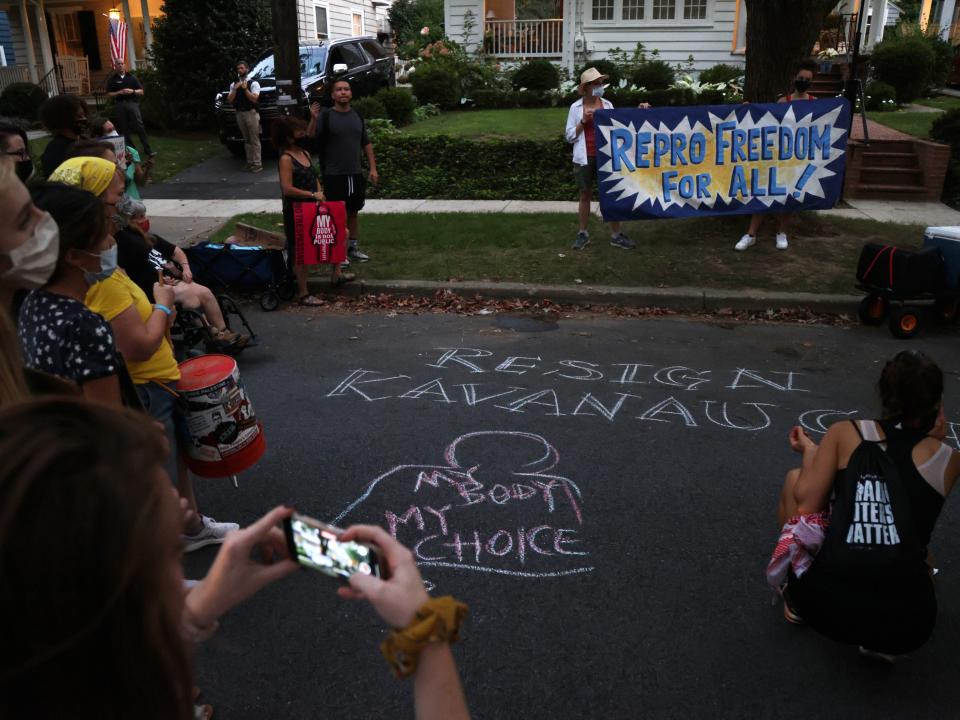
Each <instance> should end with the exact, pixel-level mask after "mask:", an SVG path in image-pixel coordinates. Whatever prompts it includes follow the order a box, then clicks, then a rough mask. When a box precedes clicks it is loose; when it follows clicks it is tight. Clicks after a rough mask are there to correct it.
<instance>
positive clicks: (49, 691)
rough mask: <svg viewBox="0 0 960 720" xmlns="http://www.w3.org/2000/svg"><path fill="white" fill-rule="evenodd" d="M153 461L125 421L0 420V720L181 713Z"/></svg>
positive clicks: (153, 447) (156, 441)
mask: <svg viewBox="0 0 960 720" xmlns="http://www.w3.org/2000/svg"><path fill="white" fill-rule="evenodd" d="M165 455H166V448H165V444H164V442H163V436H162V434H161V433H160V431H159V430H157V429H156V428H155V427H154V426H153V424H152V423H151V422H150V420H149V418H147V417H146V416H144V415H142V414H136V413H134V412H132V411H128V410H115V409H112V408H109V407H107V406H105V405H100V404H97V403H92V402H89V401H83V400H68V399H51V400H43V401H34V402H27V403H19V404H15V405H11V406H9V407H7V408H4V409H2V410H0V457H2V458H3V462H2V463H0V588H2V589H3V590H2V592H0V618H2V621H0V622H3V624H4V630H3V636H4V641H3V643H0V716H2V717H37V718H55V717H75V718H88V717H89V718H92V717H121V716H122V717H136V718H146V719H147V720H160V719H161V718H163V720H189V718H192V717H193V713H192V705H191V689H192V674H191V671H190V663H189V655H188V653H187V648H186V646H185V644H184V641H183V640H182V638H181V636H180V634H179V626H180V614H181V613H182V606H181V605H180V604H179V603H177V596H176V595H175V594H174V593H172V592H171V590H172V587H171V582H172V577H171V572H170V568H171V567H172V563H174V562H176V553H177V552H178V550H179V543H178V542H175V543H169V542H164V540H163V538H164V536H165V535H172V534H173V533H172V532H170V530H171V529H170V528H167V527H165V525H164V520H169V519H170V517H171V515H170V504H171V503H172V502H173V498H172V496H171V492H172V491H171V488H170V486H169V484H168V483H166V482H164V481H163V480H162V473H161V470H160V468H161V463H162V462H163V460H164V457H165ZM172 539H173V540H174V541H178V540H179V538H177V537H176V536H175V535H174V537H173V538H172ZM175 603H176V604H175ZM51 682H55V684H56V687H55V688H54V687H52V686H51Z"/></svg>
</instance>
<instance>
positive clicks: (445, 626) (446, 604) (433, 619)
mask: <svg viewBox="0 0 960 720" xmlns="http://www.w3.org/2000/svg"><path fill="white" fill-rule="evenodd" d="M466 616H467V606H466V605H464V604H463V603H462V602H459V601H457V600H455V599H454V598H453V597H452V596H450V595H445V596H443V597H439V598H431V599H430V600H427V602H425V603H424V604H423V607H421V608H420V609H419V610H418V611H417V614H416V616H415V617H414V618H413V620H412V621H411V622H410V624H409V625H407V627H405V628H403V629H397V630H394V631H393V632H391V633H390V634H389V635H388V636H387V639H386V640H384V641H383V643H381V645H380V652H381V653H383V657H384V658H386V660H387V662H388V663H389V664H390V668H391V669H392V670H393V674H394V675H395V676H396V677H398V678H405V677H410V676H411V675H413V673H415V672H416V671H417V665H418V663H419V662H420V651H421V650H423V648H424V647H426V645H427V644H428V643H432V642H445V643H453V642H456V641H457V640H458V639H459V637H460V625H461V624H462V623H463V620H464V618H465V617H466Z"/></svg>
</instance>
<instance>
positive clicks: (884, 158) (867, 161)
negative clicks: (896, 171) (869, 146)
mask: <svg viewBox="0 0 960 720" xmlns="http://www.w3.org/2000/svg"><path fill="white" fill-rule="evenodd" d="M863 164H864V165H869V166H870V167H899V168H915V167H919V163H918V161H917V155H916V153H914V152H887V151H885V150H867V151H866V152H865V153H863Z"/></svg>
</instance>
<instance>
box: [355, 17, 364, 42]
mask: <svg viewBox="0 0 960 720" xmlns="http://www.w3.org/2000/svg"><path fill="white" fill-rule="evenodd" d="M353 34H354V36H355V37H356V36H357V35H363V15H361V14H360V13H353Z"/></svg>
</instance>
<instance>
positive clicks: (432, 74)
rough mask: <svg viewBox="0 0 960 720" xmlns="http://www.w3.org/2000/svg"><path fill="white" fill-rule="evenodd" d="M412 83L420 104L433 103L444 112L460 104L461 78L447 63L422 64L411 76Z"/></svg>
mask: <svg viewBox="0 0 960 720" xmlns="http://www.w3.org/2000/svg"><path fill="white" fill-rule="evenodd" d="M410 82H411V84H412V85H413V94H414V95H416V96H417V101H418V102H421V103H433V104H434V105H439V106H440V108H442V109H443V110H450V109H452V108H455V107H457V105H459V104H460V78H459V77H458V76H457V73H456V71H455V70H454V69H453V68H452V67H450V66H449V65H447V64H446V63H442V62H424V63H420V64H419V65H418V66H417V69H416V72H414V73H413V74H412V75H411V76H410Z"/></svg>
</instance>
